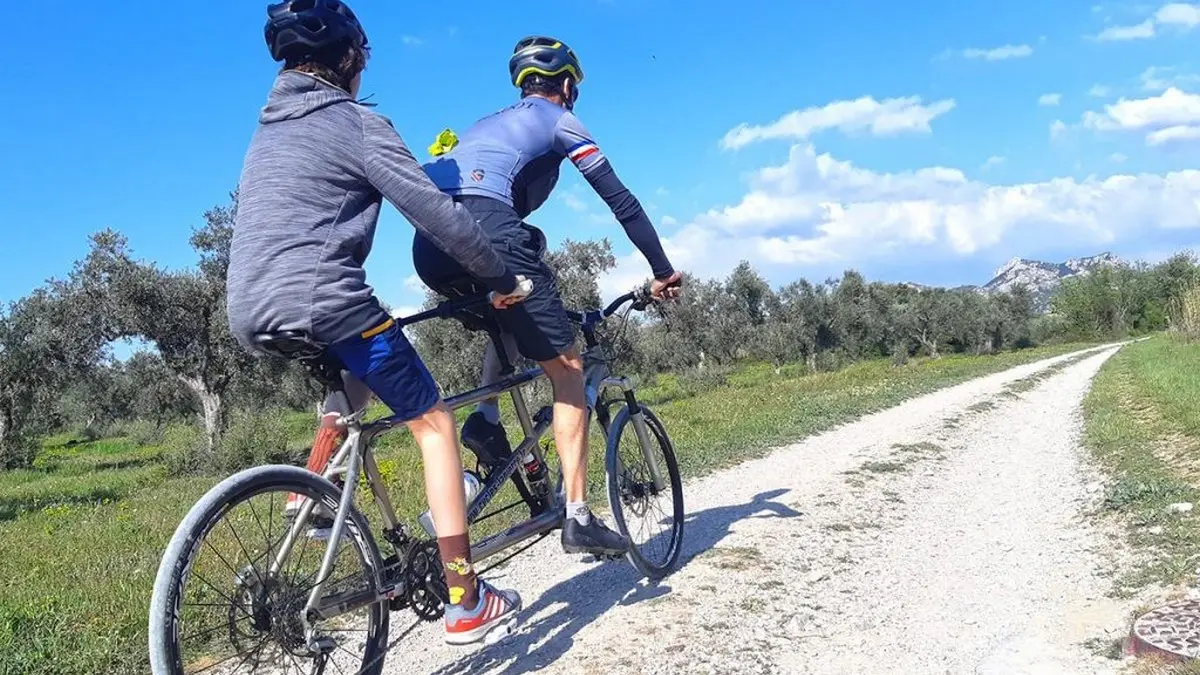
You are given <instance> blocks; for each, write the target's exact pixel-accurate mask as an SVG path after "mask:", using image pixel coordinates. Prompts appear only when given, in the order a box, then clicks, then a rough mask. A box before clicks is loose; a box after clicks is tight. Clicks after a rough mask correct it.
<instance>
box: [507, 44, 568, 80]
mask: <svg viewBox="0 0 1200 675" xmlns="http://www.w3.org/2000/svg"><path fill="white" fill-rule="evenodd" d="M563 73H566V74H568V75H570V76H571V77H572V78H574V80H575V84H579V83H580V82H583V68H582V67H580V65H579V58H578V57H576V56H575V52H573V51H571V48H570V47H568V46H566V45H565V44H563V43H562V42H560V41H559V40H555V39H554V38H548V37H540V36H531V37H527V38H525V39H523V40H521V41H520V42H518V43H517V46H516V47H514V48H513V55H512V58H510V59H509V60H508V74H509V75H510V76H511V77H512V83H513V85H515V86H517V87H520V86H521V83H522V82H524V81H525V78H526V77H527V76H529V75H543V76H545V77H555V76H557V75H562V74H563Z"/></svg>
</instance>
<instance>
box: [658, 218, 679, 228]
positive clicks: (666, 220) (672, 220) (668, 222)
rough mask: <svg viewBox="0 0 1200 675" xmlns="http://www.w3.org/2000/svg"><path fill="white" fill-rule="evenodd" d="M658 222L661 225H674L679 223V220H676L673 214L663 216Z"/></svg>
mask: <svg viewBox="0 0 1200 675" xmlns="http://www.w3.org/2000/svg"><path fill="white" fill-rule="evenodd" d="M659 222H661V223H662V224H663V227H675V226H676V225H678V224H679V220H677V219H676V218H675V217H674V216H663V217H662V220H661V221H659Z"/></svg>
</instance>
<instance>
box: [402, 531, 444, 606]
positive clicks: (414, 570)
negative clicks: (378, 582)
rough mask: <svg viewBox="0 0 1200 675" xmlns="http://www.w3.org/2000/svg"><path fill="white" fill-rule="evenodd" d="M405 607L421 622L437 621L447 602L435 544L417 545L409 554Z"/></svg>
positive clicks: (439, 557)
mask: <svg viewBox="0 0 1200 675" xmlns="http://www.w3.org/2000/svg"><path fill="white" fill-rule="evenodd" d="M407 568H408V572H407V573H408V585H407V588H408V607H409V609H411V610H412V611H413V613H414V614H416V615H417V618H419V619H421V620H423V621H437V620H438V619H440V618H442V615H443V614H444V613H445V611H446V603H447V602H449V600H450V593H449V590H448V589H447V588H446V575H445V573H444V572H443V571H442V556H441V553H439V552H438V547H437V542H435V541H416V542H413V544H412V547H411V548H410V549H409V551H408V565H407Z"/></svg>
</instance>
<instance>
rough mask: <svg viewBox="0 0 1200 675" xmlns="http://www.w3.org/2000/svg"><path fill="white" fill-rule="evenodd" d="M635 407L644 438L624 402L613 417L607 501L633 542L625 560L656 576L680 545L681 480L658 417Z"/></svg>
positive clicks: (676, 556) (672, 561)
mask: <svg viewBox="0 0 1200 675" xmlns="http://www.w3.org/2000/svg"><path fill="white" fill-rule="evenodd" d="M639 410H640V412H641V415H642V420H643V421H644V422H645V427H646V434H645V438H644V439H639V438H638V436H639V434H638V433H637V427H636V424H637V422H636V420H635V418H634V415H632V414H631V413H630V411H629V407H628V406H626V407H623V408H622V409H621V411H620V412H618V413H617V416H616V417H615V418H613V422H612V427H611V431H610V432H609V434H608V452H607V456H606V457H605V470H606V471H605V473H606V478H607V482H608V503H609V507H610V508H611V509H612V512H613V519H614V520H616V523H617V528H618V529H619V530H620V532H621V534H623V535H625V536H626V537H628V538H629V540H630V542H631V544H632V546H631V547H630V549H629V556H628V557H629V562H630V563H632V564H633V566H634V567H636V568H637V569H638V571H639V572H641V573H642V574H644V575H646V576H647V577H649V578H650V579H655V580H657V579H661V578H662V577H664V576H666V575H667V573H669V572H670V571H671V569H672V568H673V567H674V566H675V564H676V563H677V562H678V561H679V554H680V551H681V550H682V548H683V520H684V512H683V483H682V481H681V480H680V478H679V463H678V462H677V461H676V460H675V447H674V446H673V445H672V444H671V439H670V437H668V436H667V431H666V429H665V428H664V427H663V424H662V422H661V421H660V420H659V419H658V417H657V416H656V415H655V414H654V413H653V412H652V411H651V410H650V409H649V408H647V407H645V406H639ZM643 440H644V441H645V442H644V443H643ZM655 468H657V473H658V477H659V479H660V481H659V482H657V483H656V481H655V479H654V478H655V476H654V474H655V471H654V469H655Z"/></svg>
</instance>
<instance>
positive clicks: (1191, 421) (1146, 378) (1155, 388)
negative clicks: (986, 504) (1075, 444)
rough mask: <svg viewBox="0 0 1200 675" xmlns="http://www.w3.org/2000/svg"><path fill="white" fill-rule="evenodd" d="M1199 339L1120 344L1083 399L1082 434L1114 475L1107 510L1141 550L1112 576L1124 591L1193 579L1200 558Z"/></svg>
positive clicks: (1167, 338) (1165, 338)
mask: <svg viewBox="0 0 1200 675" xmlns="http://www.w3.org/2000/svg"><path fill="white" fill-rule="evenodd" d="M1196 372H1200V345H1197V344H1188V343H1185V342H1182V341H1179V340H1176V339H1174V338H1172V337H1170V336H1165V335H1164V336H1158V337H1154V338H1152V339H1150V340H1147V341H1144V342H1137V343H1133V344H1130V345H1127V346H1126V347H1124V348H1123V349H1122V350H1121V351H1119V352H1118V353H1117V354H1116V355H1114V356H1113V357H1112V358H1111V359H1109V361H1108V362H1107V363H1105V365H1104V367H1103V368H1101V370H1100V372H1099V373H1098V374H1097V376H1096V379H1095V381H1094V382H1093V384H1092V389H1091V391H1090V392H1089V394H1088V396H1087V397H1086V398H1085V400H1084V414H1085V440H1086V443H1087V445H1088V447H1089V448H1090V449H1091V450H1092V452H1093V453H1094V454H1095V456H1096V457H1097V458H1098V459H1099V461H1100V462H1101V463H1102V464H1103V465H1104V466H1105V467H1106V468H1107V469H1108V471H1109V473H1110V475H1112V476H1113V477H1114V479H1113V481H1112V483H1111V485H1110V487H1109V489H1108V492H1107V494H1106V496H1105V500H1104V510H1105V511H1106V512H1107V513H1109V514H1115V515H1117V516H1119V517H1121V519H1122V520H1123V522H1124V523H1126V524H1127V527H1128V533H1129V538H1130V541H1131V542H1132V544H1133V545H1134V549H1135V551H1138V552H1139V553H1140V555H1139V556H1138V562H1137V564H1136V565H1135V567H1134V569H1133V570H1132V571H1130V572H1129V573H1127V574H1125V575H1122V576H1121V577H1119V578H1118V579H1117V581H1116V584H1117V588H1116V591H1117V593H1118V595H1121V596H1128V595H1130V594H1132V593H1135V592H1137V591H1139V590H1141V589H1144V588H1146V587H1147V586H1149V585H1151V584H1158V585H1161V586H1164V587H1167V588H1170V587H1172V586H1176V585H1178V584H1181V583H1185V582H1190V581H1192V580H1193V579H1194V578H1195V574H1196V568H1197V563H1198V561H1200V529H1198V528H1197V527H1196V525H1197V523H1196V515H1195V510H1194V509H1193V510H1192V511H1182V510H1179V509H1176V508H1172V505H1174V504H1184V503H1187V504H1195V505H1197V506H1200V489H1198V486H1200V480H1198V479H1200V378H1196V376H1195V373H1196Z"/></svg>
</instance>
